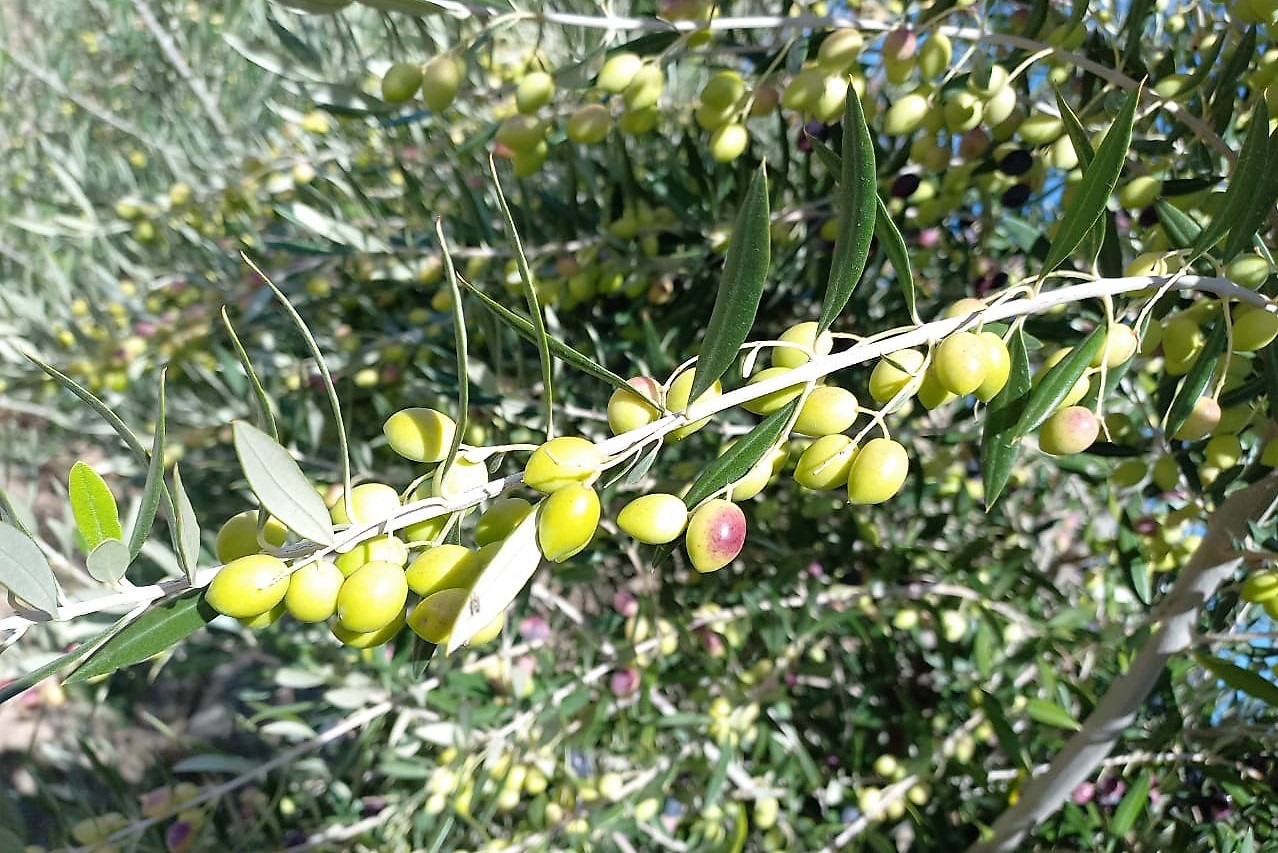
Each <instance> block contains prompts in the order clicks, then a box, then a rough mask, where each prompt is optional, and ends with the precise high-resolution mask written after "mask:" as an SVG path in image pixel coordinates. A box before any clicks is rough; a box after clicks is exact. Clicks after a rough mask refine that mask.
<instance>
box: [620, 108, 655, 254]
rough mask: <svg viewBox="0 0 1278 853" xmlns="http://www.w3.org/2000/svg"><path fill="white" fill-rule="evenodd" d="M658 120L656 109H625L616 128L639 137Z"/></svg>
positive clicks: (648, 130) (651, 129)
mask: <svg viewBox="0 0 1278 853" xmlns="http://www.w3.org/2000/svg"><path fill="white" fill-rule="evenodd" d="M660 119H661V110H659V109H657V108H656V107H647V108H645V109H642V110H631V109H626V110H622V112H621V117H620V118H618V119H617V127H618V128H620V129H621V132H622V133H626V134H629V135H631V136H641V135H643V134H645V133H651V132H652V131H653V130H654V129H655V128H656V127H657V122H658V121H659V120H660ZM649 236H651V235H649Z"/></svg>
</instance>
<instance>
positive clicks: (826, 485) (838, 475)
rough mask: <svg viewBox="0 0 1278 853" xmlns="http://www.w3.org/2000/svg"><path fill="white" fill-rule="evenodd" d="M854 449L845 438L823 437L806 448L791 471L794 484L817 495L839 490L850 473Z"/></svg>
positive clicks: (843, 436) (850, 442)
mask: <svg viewBox="0 0 1278 853" xmlns="http://www.w3.org/2000/svg"><path fill="white" fill-rule="evenodd" d="M856 451H857V446H856V445H855V444H853V443H852V439H850V438H848V437H847V436H846V435H842V434H839V435H825V436H822V437H821V438H818V439H817V440H816V441H814V442H812V443H811V444H810V445H808V447H807V449H806V450H804V451H803V455H801V456H800V457H799V462H798V464H797V465H795V467H794V481H795V482H796V483H798V484H799V485H800V486H802V487H803V488H805V489H812V490H814V491H821V490H825V489H834V488H838V487H840V486H843V485H845V484H846V483H847V481H848V472H849V471H851V470H852V460H853V459H854V458H855V457H856Z"/></svg>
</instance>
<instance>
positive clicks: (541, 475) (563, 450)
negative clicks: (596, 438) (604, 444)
mask: <svg viewBox="0 0 1278 853" xmlns="http://www.w3.org/2000/svg"><path fill="white" fill-rule="evenodd" d="M602 466H603V455H602V454H601V453H600V452H599V448H597V447H595V445H594V444H593V443H591V442H590V441H587V440H586V439H584V438H578V437H576V436H571V435H564V436H560V437H558V438H552V439H551V440H550V441H547V442H546V443H545V444H543V445H542V446H541V447H538V448H537V449H536V450H534V451H533V453H532V455H531V456H529V457H528V464H527V465H525V466H524V484H525V485H527V486H529V487H531V488H534V489H536V490H537V491H539V492H541V493H543V494H551V493H552V492H555V491H558V490H559V489H562V488H563V487H565V486H568V485H572V484H581V483H587V482H592V481H593V480H594V479H595V477H596V476H597V475H598V474H599V469H600V468H601V467H602Z"/></svg>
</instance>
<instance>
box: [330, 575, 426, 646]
mask: <svg viewBox="0 0 1278 853" xmlns="http://www.w3.org/2000/svg"><path fill="white" fill-rule="evenodd" d="M407 600H408V580H407V579H406V578H405V576H404V570H403V569H402V568H400V567H399V566H397V565H395V564H394V563H384V562H380V561H374V562H372V563H365V564H364V565H363V566H360V568H359V569H357V570H356V571H355V574H353V575H351V576H350V577H349V578H347V579H346V580H345V581H343V582H342V588H341V589H340V590H338V593H337V621H339V622H341V623H342V627H344V628H346V629H347V630H350V631H355V632H357V633H365V632H368V631H376V630H378V629H379V628H384V627H385V626H386V625H388V624H390V623H391V622H392V621H393V620H394V619H395V617H396V616H398V615H400V614H401V613H402V612H403V610H404V602H406V601H407Z"/></svg>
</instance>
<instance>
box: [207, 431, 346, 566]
mask: <svg viewBox="0 0 1278 853" xmlns="http://www.w3.org/2000/svg"><path fill="white" fill-rule="evenodd" d="M231 429H232V435H233V436H234V440H235V453H236V455H237V456H238V457H239V459H240V468H241V469H242V470H243V471H244V477H245V479H247V480H248V484H249V488H251V489H252V490H253V494H254V495H256V496H257V499H258V500H259V501H261V503H262V506H264V507H265V508H266V509H267V511H268V512H270V514H271V515H273V516H275V517H276V518H278V519H279V520H280V521H281V522H282V523H283V524H284V526H285V527H287V528H288V529H289V530H292V531H293V532H294V533H296V534H297V535H298V536H301V537H303V538H305V539H309V540H311V541H312V542H322V543H324V544H326V545H331V544H332V543H333V527H332V524H331V522H330V520H329V512H328V507H327V506H325V504H324V499H323V498H322V497H320V494H319V492H317V491H315V487H314V486H312V485H311V483H310V481H309V480H307V479H306V475H305V474H303V473H302V469H301V468H299V467H298V465H297V462H295V461H294V460H293V457H292V455H291V454H289V452H288V451H287V450H285V449H284V448H283V447H281V446H280V445H279V444H276V443H275V441H273V440H272V439H271V437H270V436H269V435H267V434H266V433H264V432H262V431H261V430H260V429H258V428H257V427H255V426H253V425H252V424H248V423H245V422H244V421H236V422H235V423H234V425H233V426H232V428H231Z"/></svg>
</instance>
